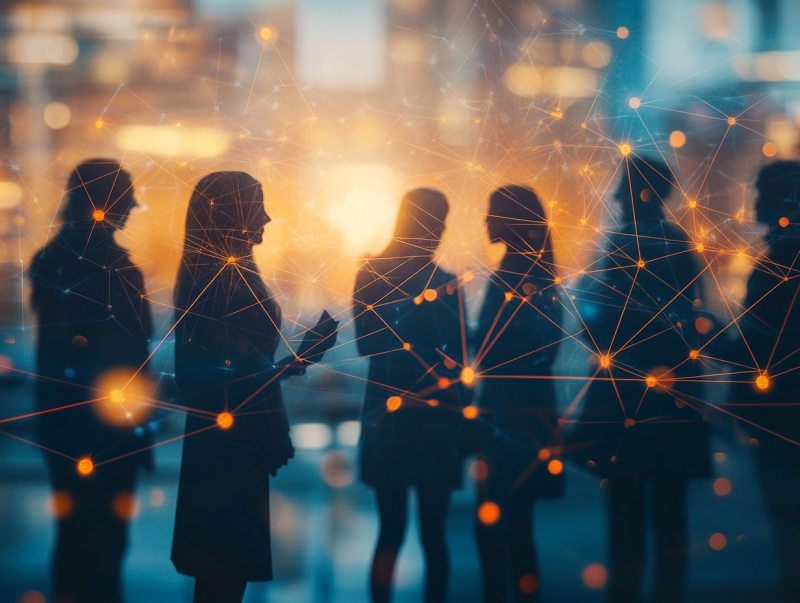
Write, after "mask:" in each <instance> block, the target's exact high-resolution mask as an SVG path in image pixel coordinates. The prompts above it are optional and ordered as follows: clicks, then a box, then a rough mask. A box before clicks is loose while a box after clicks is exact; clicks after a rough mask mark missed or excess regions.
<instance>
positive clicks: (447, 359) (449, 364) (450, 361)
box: [444, 356, 456, 370]
mask: <svg viewBox="0 0 800 603" xmlns="http://www.w3.org/2000/svg"><path fill="white" fill-rule="evenodd" d="M444 365H445V366H446V367H447V368H449V369H450V370H452V369H454V368H456V361H455V360H453V359H452V358H450V357H448V356H445V358H444Z"/></svg>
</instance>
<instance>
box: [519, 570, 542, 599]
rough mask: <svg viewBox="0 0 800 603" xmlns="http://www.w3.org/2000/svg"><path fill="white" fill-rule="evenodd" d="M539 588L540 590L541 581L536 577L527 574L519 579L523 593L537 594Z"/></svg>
mask: <svg viewBox="0 0 800 603" xmlns="http://www.w3.org/2000/svg"><path fill="white" fill-rule="evenodd" d="M537 588H539V581H538V580H537V579H536V576H532V575H530V574H525V575H524V576H522V578H520V579H519V589H520V590H521V591H522V592H524V593H526V594H531V593H534V592H536V589H537Z"/></svg>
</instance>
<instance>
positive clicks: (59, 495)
mask: <svg viewBox="0 0 800 603" xmlns="http://www.w3.org/2000/svg"><path fill="white" fill-rule="evenodd" d="M74 508H75V501H73V500H72V496H70V494H69V492H65V491H63V490H59V491H57V492H53V495H52V496H51V497H50V510H51V511H52V513H53V517H55V518H56V519H64V518H65V517H69V515H70V513H72V509H74Z"/></svg>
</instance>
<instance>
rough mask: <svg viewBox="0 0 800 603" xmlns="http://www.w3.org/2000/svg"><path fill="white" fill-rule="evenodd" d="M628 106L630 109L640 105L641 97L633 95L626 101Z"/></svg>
mask: <svg viewBox="0 0 800 603" xmlns="http://www.w3.org/2000/svg"><path fill="white" fill-rule="evenodd" d="M628 106H629V107H630V108H631V109H638V108H639V107H641V106H642V99H640V98H638V97H636V96H634V97H632V98H631V100H629V101H628Z"/></svg>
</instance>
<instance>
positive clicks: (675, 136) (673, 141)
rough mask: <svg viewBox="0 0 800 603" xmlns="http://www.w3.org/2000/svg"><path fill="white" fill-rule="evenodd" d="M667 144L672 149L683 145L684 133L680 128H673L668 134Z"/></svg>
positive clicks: (684, 140) (684, 142) (684, 141)
mask: <svg viewBox="0 0 800 603" xmlns="http://www.w3.org/2000/svg"><path fill="white" fill-rule="evenodd" d="M669 144H670V146H671V147H672V148H674V149H680V148H681V147H682V146H683V145H685V144H686V134H684V133H683V132H681V131H680V130H675V131H674V132H673V133H672V134H670V135H669Z"/></svg>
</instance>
